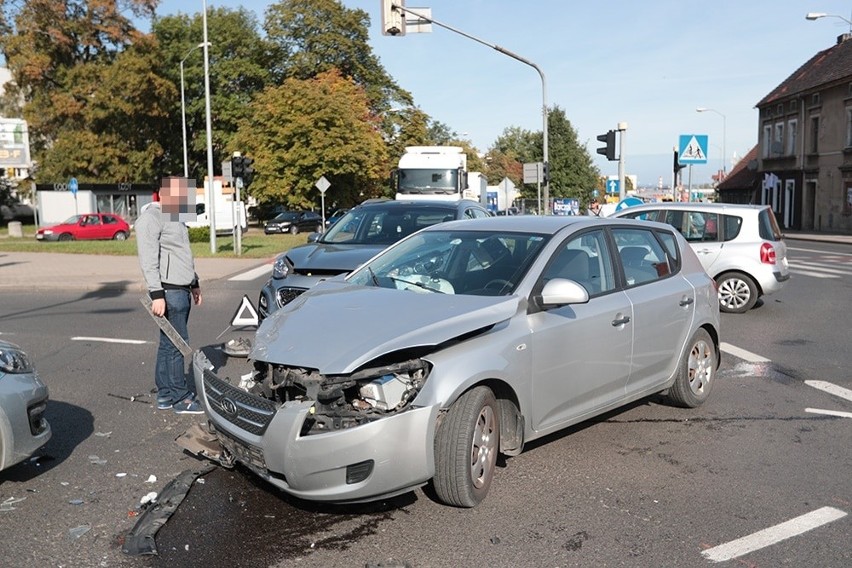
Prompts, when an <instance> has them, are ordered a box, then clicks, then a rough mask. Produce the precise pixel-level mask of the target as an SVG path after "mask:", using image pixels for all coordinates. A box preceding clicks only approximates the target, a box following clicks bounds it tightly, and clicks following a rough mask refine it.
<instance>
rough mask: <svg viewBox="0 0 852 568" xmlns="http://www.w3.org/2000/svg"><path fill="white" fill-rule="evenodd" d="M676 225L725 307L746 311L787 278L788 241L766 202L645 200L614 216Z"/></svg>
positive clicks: (729, 310)
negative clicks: (657, 201) (643, 203)
mask: <svg viewBox="0 0 852 568" xmlns="http://www.w3.org/2000/svg"><path fill="white" fill-rule="evenodd" d="M612 216H613V217H620V218H622V219H624V218H627V219H642V220H646V221H659V222H661V223H668V224H670V225H672V226H674V227H675V228H676V229H677V230H679V231H680V232H681V233H682V234H683V236H684V238H685V239H686V240H687V242H689V244H690V246H691V247H692V250H694V251H695V253H696V254H697V255H698V259H699V260H700V261H701V265H702V266H704V270H706V271H707V273H708V274H709V275H710V276H712V277H713V278H714V279H715V280H716V283H717V284H718V286H719V307H720V309H721V310H722V311H723V312H728V313H737V314H741V313H745V312H747V311H749V310H750V309H751V308H753V307H754V305H755V304H756V303H757V300H758V299H759V298H760V297H761V296H763V295H766V294H774V293H776V292H778V291H780V290H781V288H782V287H783V286H784V283H785V282H786V281H787V280H789V279H790V269H789V266H788V263H787V244H786V243H785V242H784V239H783V236H782V234H781V229H780V227H779V226H778V222H777V221H776V219H775V213H773V212H772V208H771V207H770V206H769V205H740V204H732V203H672V202H668V203H649V204H645V205H636V206H633V207H628V208H626V209H623V210H621V211H618V212H616V213H614V214H613V215H612Z"/></svg>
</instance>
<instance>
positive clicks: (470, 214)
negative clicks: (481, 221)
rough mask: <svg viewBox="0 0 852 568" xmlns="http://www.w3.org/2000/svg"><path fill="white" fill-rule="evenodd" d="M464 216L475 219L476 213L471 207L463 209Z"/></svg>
mask: <svg viewBox="0 0 852 568" xmlns="http://www.w3.org/2000/svg"><path fill="white" fill-rule="evenodd" d="M464 218H465V219H476V215H475V214H474V210H473V209H465V210H464Z"/></svg>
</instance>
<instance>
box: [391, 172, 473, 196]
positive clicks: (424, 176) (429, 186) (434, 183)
mask: <svg viewBox="0 0 852 568" xmlns="http://www.w3.org/2000/svg"><path fill="white" fill-rule="evenodd" d="M458 187H459V172H458V171H457V170H399V193H442V194H453V193H458V191H459V189H458Z"/></svg>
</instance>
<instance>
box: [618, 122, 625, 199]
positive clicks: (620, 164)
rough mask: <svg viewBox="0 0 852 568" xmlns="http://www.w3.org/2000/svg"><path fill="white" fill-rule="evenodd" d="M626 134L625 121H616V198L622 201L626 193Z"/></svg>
mask: <svg viewBox="0 0 852 568" xmlns="http://www.w3.org/2000/svg"><path fill="white" fill-rule="evenodd" d="M626 135H627V123H626V122H619V123H618V200H619V201H623V200H624V197H625V195H626V193H627V192H626V191H625V184H624V137H625V136H626Z"/></svg>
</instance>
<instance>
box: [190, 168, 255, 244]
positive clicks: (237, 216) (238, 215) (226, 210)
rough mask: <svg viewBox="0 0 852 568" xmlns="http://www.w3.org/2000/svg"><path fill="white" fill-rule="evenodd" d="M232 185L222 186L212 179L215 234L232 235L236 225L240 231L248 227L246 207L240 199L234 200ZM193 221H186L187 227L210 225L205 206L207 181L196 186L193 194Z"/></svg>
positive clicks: (207, 209)
mask: <svg viewBox="0 0 852 568" xmlns="http://www.w3.org/2000/svg"><path fill="white" fill-rule="evenodd" d="M235 191H236V190H235V189H234V188H232V187H222V182H221V181H220V180H214V181H213V195H214V203H215V213H216V218H215V222H216V234H217V235H232V234H234V227H236V226H238V225H239V227H240V229H241V232H243V233H245V232H246V230H247V229H248V221H247V219H246V208H245V204H244V203H243V202H242V201H236V200H235V195H234V192H235ZM195 213H196V218H195V221H188V222H187V223H186V226H187V227H209V226H210V211H209V208H208V207H207V183H206V182H205V183H204V185H203V186H201V187H198V188H196V194H195Z"/></svg>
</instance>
